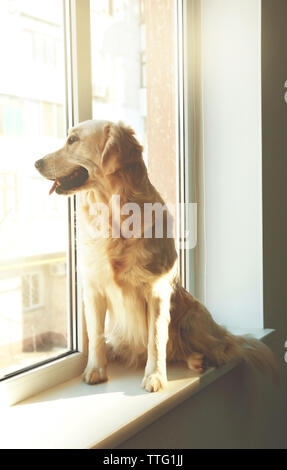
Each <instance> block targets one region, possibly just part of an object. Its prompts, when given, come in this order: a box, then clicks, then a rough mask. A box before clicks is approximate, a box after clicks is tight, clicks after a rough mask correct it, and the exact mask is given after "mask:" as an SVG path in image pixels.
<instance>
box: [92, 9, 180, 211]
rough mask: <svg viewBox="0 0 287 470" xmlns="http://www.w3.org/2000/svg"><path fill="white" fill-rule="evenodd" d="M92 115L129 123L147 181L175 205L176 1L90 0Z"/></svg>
mask: <svg viewBox="0 0 287 470" xmlns="http://www.w3.org/2000/svg"><path fill="white" fill-rule="evenodd" d="M90 5H91V36H92V81H93V117H94V118H95V119H107V120H111V121H119V120H121V121H123V122H125V123H126V124H129V125H130V126H132V127H133V128H134V129H135V131H136V134H137V137H138V140H139V141H140V143H141V144H142V145H143V146H144V148H145V152H144V158H145V161H146V163H147V166H148V170H149V175H150V179H151V181H152V183H153V184H154V185H155V186H156V188H157V189H158V190H159V191H160V193H161V194H162V196H163V198H164V200H165V201H166V202H168V203H170V204H173V205H174V206H175V205H176V202H177V178H176V93H175V90H176V73H177V68H176V56H175V44H176V40H175V34H176V30H175V24H176V21H175V20H176V2H174V1H173V0H109V1H106V0H90Z"/></svg>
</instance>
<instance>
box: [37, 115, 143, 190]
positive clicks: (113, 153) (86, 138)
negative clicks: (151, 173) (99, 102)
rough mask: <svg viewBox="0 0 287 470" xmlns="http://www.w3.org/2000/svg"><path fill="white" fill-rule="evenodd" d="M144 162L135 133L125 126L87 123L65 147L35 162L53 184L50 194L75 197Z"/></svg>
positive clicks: (74, 130) (70, 135) (71, 133)
mask: <svg viewBox="0 0 287 470" xmlns="http://www.w3.org/2000/svg"><path fill="white" fill-rule="evenodd" d="M139 160H142V147H141V145H140V144H139V143H138V142H137V140H136V139H135V137H134V131H133V130H132V129H131V128H129V127H127V126H124V125H123V124H122V123H119V124H114V123H112V122H108V121H96V120H91V121H85V122H82V123H81V124H79V125H78V126H76V127H74V128H72V129H70V131H69V133H68V137H67V140H66V143H65V145H64V146H63V147H62V148H60V149H59V150H57V151H56V152H54V153H50V154H48V155H46V156H45V157H43V158H41V159H40V160H37V161H36V162H35V167H36V168H37V170H38V171H39V172H40V173H41V175H43V176H44V177H45V178H47V179H50V180H52V181H53V185H52V187H51V190H50V194H52V193H53V192H54V191H56V193H57V194H67V195H70V194H75V193H76V192H78V191H82V190H88V189H89V188H92V187H95V186H97V185H100V184H102V183H103V179H104V178H109V177H111V176H112V175H114V174H115V173H117V172H119V170H121V169H123V168H125V167H126V166H128V165H132V164H134V163H135V162H137V161H139Z"/></svg>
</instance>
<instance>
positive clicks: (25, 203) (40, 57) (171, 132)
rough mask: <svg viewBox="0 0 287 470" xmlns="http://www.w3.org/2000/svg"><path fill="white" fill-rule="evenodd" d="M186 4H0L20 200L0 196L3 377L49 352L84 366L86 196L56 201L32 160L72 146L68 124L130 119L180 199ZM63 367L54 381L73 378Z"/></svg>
mask: <svg viewBox="0 0 287 470" xmlns="http://www.w3.org/2000/svg"><path fill="white" fill-rule="evenodd" d="M177 3H180V2H174V0H160V1H157V2H154V1H153V0H125V1H123V0H109V1H108V0H74V1H70V0H63V3H62V2H61V1H58V0H51V1H50V2H45V1H44V0H22V1H21V2H16V3H15V2H13V1H12V0H6V1H5V2H2V3H1V7H0V8H1V11H0V13H1V14H0V18H1V21H2V23H3V24H2V26H3V28H0V36H1V38H0V40H1V41H2V42H9V44H11V50H10V51H9V54H5V52H3V57H1V60H2V65H3V67H2V69H3V73H2V74H1V77H0V116H1V118H2V117H3V120H2V119H1V120H0V150H1V155H5V158H3V159H1V161H0V175H8V174H9V175H14V176H13V178H12V179H11V177H10V176H9V178H10V179H9V184H8V180H7V177H6V176H5V177H4V176H3V177H2V180H0V197H1V198H2V201H4V200H5V198H6V199H7V200H8V193H9V191H10V193H11V194H10V193H9V194H10V196H9V198H10V199H9V201H12V202H9V204H10V205H9V204H8V203H5V204H6V205H5V206H4V204H3V206H2V204H1V205H0V207H4V209H3V214H4V210H5V217H4V215H3V217H2V218H1V219H0V379H1V378H2V379H5V378H7V377H10V376H12V375H13V374H18V373H19V372H21V371H23V370H28V369H29V368H31V367H34V369H35V370H34V373H36V371H37V370H38V369H37V368H36V366H38V365H39V364H43V363H44V362H47V361H49V364H52V365H51V368H50V369H49V370H56V366H57V364H60V363H61V362H60V361H61V360H63V358H66V357H67V356H69V357H68V361H70V362H69V364H72V361H73V360H74V358H76V359H75V363H73V364H76V361H78V358H79V357H80V359H79V361H78V362H77V365H76V366H74V365H73V366H71V371H72V372H71V373H72V374H76V373H80V372H81V371H82V367H83V364H84V357H83V354H82V353H81V352H82V351H83V349H84V348H83V344H81V338H82V333H81V315H79V310H78V312H77V307H78V305H80V303H81V290H80V289H79V288H78V285H79V284H78V283H77V281H78V279H77V269H76V260H77V252H76V230H77V229H76V227H75V226H74V220H76V217H75V216H76V201H77V200H76V198H73V197H72V198H69V199H68V200H67V199H66V198H61V197H58V196H55V195H53V196H51V197H50V198H49V197H48V192H49V187H50V184H49V182H46V181H45V180H44V179H43V178H41V176H39V174H38V173H37V172H36V170H35V169H34V161H35V160H36V159H38V158H40V157H41V156H43V155H45V154H47V153H49V151H53V150H54V149H55V148H57V147H60V146H61V145H62V144H63V139H64V138H65V135H66V129H67V127H71V126H72V125H73V124H75V123H77V122H79V121H83V120H85V119H90V118H92V117H93V118H95V119H108V120H112V121H119V120H121V121H124V122H125V123H126V124H129V125H131V126H132V127H133V128H134V129H135V131H136V134H137V138H138V139H139V141H140V142H141V144H142V145H143V146H144V158H145V161H146V164H147V166H148V170H149V174H150V178H151V180H152V182H153V183H154V185H155V186H156V188H157V189H159V191H160V192H161V194H162V196H163V198H164V200H165V201H166V202H167V203H168V204H173V205H174V207H175V205H176V203H177V202H178V201H179V199H180V196H179V168H178V147H179V145H178V144H179V135H178V129H177V127H178V91H177V85H178V83H177V80H178V77H177V74H178V57H177V50H176V48H175V44H176V43H177V13H178V11H177ZM63 5H64V8H62V7H63ZM159 24H160V27H159ZM0 26H1V25H0ZM75 32H76V34H74V33H75ZM89 33H90V34H89ZM12 39H13V40H12ZM89 48H91V63H89V57H90V54H89ZM83 50H85V51H86V54H83V53H82V51H83ZM11 57H12V58H13V59H12V60H11ZM11 77H17V78H15V79H11ZM163 84H164V85H163ZM3 178H4V179H3ZM5 178H6V179H5ZM1 181H2V182H1ZM8 187H9V190H8ZM3 188H4V189H3ZM1 191H2V192H1ZM10 206H11V208H10ZM0 210H1V209H0ZM175 215H176V216H178V217H179V214H175ZM176 228H177V225H176ZM77 354H79V355H77ZM60 358H61V359H60ZM52 361H54V362H52ZM52 366H53V367H54V368H55V369H52ZM49 367H50V366H49ZM59 367H60V366H59ZM39 370H40V369H39ZM59 370H60V369H59ZM66 370H67V368H66V367H65V372H63V369H61V374H60V377H59V376H57V378H55V380H56V381H58V382H59V381H62V380H64V379H65V378H66V379H67V378H69V376H68V375H67V374H68V372H67V373H66ZM39 373H40V372H39ZM69 373H70V372H69ZM20 377H21V375H20ZM55 377H56V374H55ZM27 380H28V379H27ZM50 383H51V382H49V384H50ZM34 387H35V381H34ZM37 387H38V389H37V390H40V389H41V384H40V383H38V382H37ZM17 393H18V392H17ZM25 393H26V392H25ZM29 393H31V392H29ZM32 393H35V389H34V390H33V391H32ZM27 394H28V392H27V393H26V396H27ZM24 395H25V394H24ZM24 395H23V394H21V393H20V395H19V394H18V395H17V398H15V400H19V397H21V399H22V398H23V396H24Z"/></svg>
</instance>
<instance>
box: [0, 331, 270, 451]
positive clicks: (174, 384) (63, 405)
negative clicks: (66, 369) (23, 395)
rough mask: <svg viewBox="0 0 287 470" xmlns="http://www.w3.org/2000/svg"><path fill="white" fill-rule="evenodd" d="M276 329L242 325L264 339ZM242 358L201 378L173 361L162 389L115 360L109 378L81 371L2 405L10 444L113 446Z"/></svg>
mask: <svg viewBox="0 0 287 470" xmlns="http://www.w3.org/2000/svg"><path fill="white" fill-rule="evenodd" d="M272 332H273V330H270V329H265V330H262V329H257V330H248V331H246V330H240V331H239V330H236V331H234V333H237V334H246V333H250V334H253V335H254V336H255V337H256V338H258V339H262V338H264V337H266V336H268V335H270V334H271V333H272ZM237 364H238V361H230V363H228V364H226V365H225V366H223V367H219V368H217V369H214V368H211V369H209V370H207V371H206V372H205V373H204V374H203V375H202V376H201V377H200V378H199V377H198V376H193V375H192V372H191V371H190V370H188V369H187V367H186V365H184V364H183V365H181V364H178V365H174V366H169V367H168V379H169V382H168V386H167V388H166V389H165V390H163V391H160V392H157V393H148V392H146V391H144V390H143V389H142V388H141V380H142V376H143V370H132V369H126V368H124V367H122V366H119V365H115V364H112V365H110V366H109V378H110V380H109V381H108V382H107V383H103V384H99V385H94V386H91V385H87V384H85V383H83V382H82V379H81V378H80V377H77V378H75V379H73V380H70V381H68V382H65V383H63V384H61V385H58V386H56V387H53V388H51V389H49V390H47V391H46V392H43V393H41V394H39V395H37V396H35V397H33V398H30V399H29V400H25V401H23V402H21V403H19V404H17V405H14V406H12V407H9V408H8V407H7V408H2V409H1V424H0V429H1V427H2V429H1V431H0V435H1V440H0V447H1V448H4V449H8V448H10V449H20V448H22V449H23V448H24V449H25V448H26V449H37V448H42V449H44V448H48V449H57V448H61V449H83V448H84V449H87V448H92V447H94V448H113V447H115V446H117V445H119V444H120V443H122V442H124V441H125V440H126V439H128V438H130V437H131V436H133V435H134V434H135V433H137V432H139V431H140V430H141V429H143V428H144V427H146V426H147V425H149V424H150V423H152V422H153V421H155V420H156V419H157V418H159V417H160V416H162V415H163V414H164V413H166V412H168V411H169V410H171V409H172V408H174V407H175V406H176V405H178V404H179V403H181V402H182V401H184V400H186V399H187V398H190V397H191V396H192V395H194V394H195V393H197V392H198V391H200V390H202V389H203V388H205V387H206V386H207V385H208V384H210V383H212V382H213V381H215V380H216V379H217V378H219V377H221V376H222V375H224V374H226V373H227V372H228V371H230V370H231V369H233V368H234V367H235V366H236V365H237Z"/></svg>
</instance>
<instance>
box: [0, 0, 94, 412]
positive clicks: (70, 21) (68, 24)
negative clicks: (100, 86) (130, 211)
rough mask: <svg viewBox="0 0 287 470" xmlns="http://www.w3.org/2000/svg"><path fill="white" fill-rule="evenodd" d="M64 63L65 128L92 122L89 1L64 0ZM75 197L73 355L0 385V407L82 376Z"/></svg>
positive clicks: (71, 224) (71, 266)
mask: <svg viewBox="0 0 287 470" xmlns="http://www.w3.org/2000/svg"><path fill="white" fill-rule="evenodd" d="M63 5H64V24H65V27H64V36H65V38H64V39H65V50H66V54H65V60H66V110H67V115H66V124H67V128H68V129H69V128H70V127H72V126H74V125H76V124H77V123H78V122H81V121H84V120H87V119H91V118H92V84H91V63H90V62H91V59H90V57H91V52H90V1H89V0H63ZM76 204H77V202H76V197H74V196H73V197H70V198H69V199H68V212H69V233H70V240H69V257H68V272H70V289H69V296H68V297H69V299H68V305H67V311H68V312H71V319H70V321H69V328H70V335H71V345H72V347H73V351H74V352H73V351H71V352H70V353H69V352H68V353H67V354H66V355H65V356H63V357H61V358H59V359H57V358H56V359H54V360H51V362H48V363H45V364H43V365H37V364H35V367H34V368H32V369H30V370H27V371H23V372H21V371H19V374H17V375H15V376H13V377H10V378H7V379H4V380H2V381H1V382H0V396H1V404H3V402H4V403H5V404H9V405H13V404H15V403H17V402H19V401H22V400H24V399H26V398H28V397H30V396H32V395H35V394H37V393H40V392H41V391H44V390H46V389H48V388H50V387H53V386H55V385H58V384H60V383H62V382H65V381H67V380H70V379H72V378H73V377H75V376H78V375H80V374H81V373H82V371H83V369H84V367H85V364H86V360H87V356H86V340H85V338H84V328H83V312H82V299H81V293H80V289H77V282H79V280H77V277H76V262H77V254H76V253H77V252H76V228H75V224H74V221H75V214H76Z"/></svg>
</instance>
